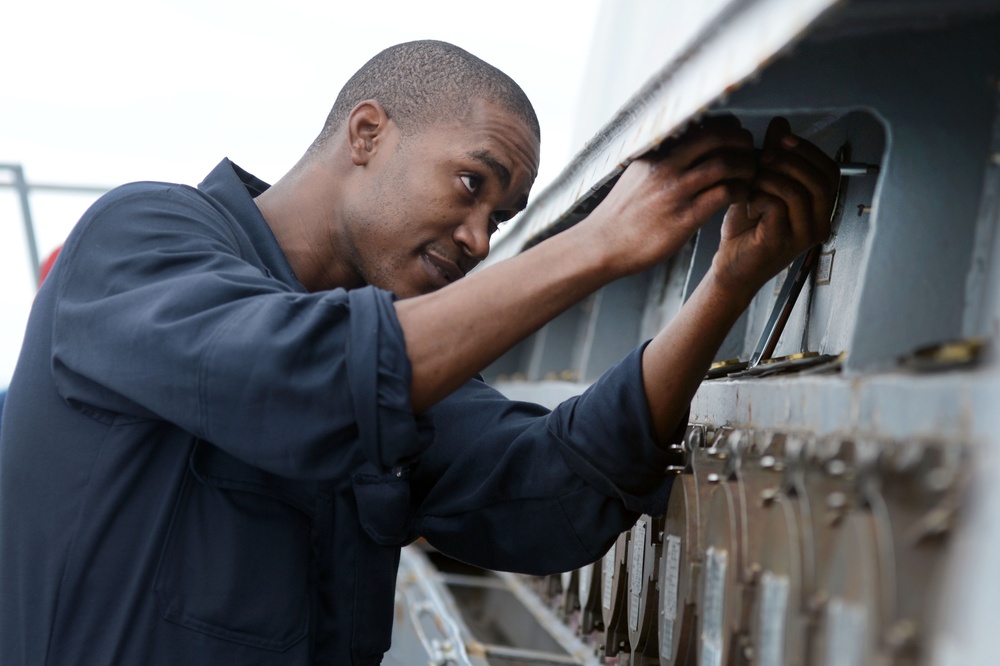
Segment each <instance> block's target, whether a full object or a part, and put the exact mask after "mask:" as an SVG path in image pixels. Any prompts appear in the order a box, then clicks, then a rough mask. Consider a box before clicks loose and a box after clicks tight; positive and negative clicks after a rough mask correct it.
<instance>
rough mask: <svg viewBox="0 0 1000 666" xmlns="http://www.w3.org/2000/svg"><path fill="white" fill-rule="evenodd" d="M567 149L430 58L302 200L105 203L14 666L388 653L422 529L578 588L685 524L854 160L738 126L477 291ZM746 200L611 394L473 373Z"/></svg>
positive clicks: (63, 336) (16, 401)
mask: <svg viewBox="0 0 1000 666" xmlns="http://www.w3.org/2000/svg"><path fill="white" fill-rule="evenodd" d="M538 151H539V131H538V125H537V121H536V119H535V116H534V112H533V111H532V109H531V106H530V104H529V103H528V101H527V100H526V99H525V97H524V94H523V92H521V90H520V89H519V88H518V87H517V86H516V84H515V83H514V82H513V81H511V80H510V79H509V78H508V77H506V76H505V75H503V74H502V73H500V72H499V71H497V70H495V69H494V68H492V67H490V66H489V65H487V64H486V63H483V62H482V61H480V60H478V59H476V58H475V57H473V56H471V55H469V54H468V53H466V52H464V51H462V50H461V49H458V48H456V47H454V46H451V45H448V44H443V43H439V42H415V43H409V44H402V45H399V46H396V47H392V48H390V49H387V50H386V51H384V52H382V53H380V54H379V55H377V56H376V57H375V58H373V59H372V61H370V62H369V63H368V64H367V65H365V67H363V68H362V69H361V70H360V71H359V72H358V73H357V74H356V75H355V76H354V77H353V78H352V79H351V81H349V82H348V84H347V85H346V86H345V88H344V90H343V91H342V92H341V94H340V96H339V97H338V99H337V102H336V103H335V105H334V107H333V110H332V111H331V113H330V116H329V118H328V119H327V123H326V125H325V126H324V128H323V130H322V132H321V133H320V135H319V137H318V138H317V140H316V141H315V142H314V144H313V145H312V146H311V147H310V148H309V150H308V151H307V152H306V153H305V155H304V156H303V157H302V159H301V160H300V161H299V163H298V164H296V165H295V166H294V167H293V168H292V170H291V171H289V173H288V174H287V175H286V176H284V177H283V178H282V179H281V180H280V181H279V182H277V183H276V184H275V185H273V186H271V187H268V186H267V185H266V184H265V183H262V182H261V181H259V180H257V179H256V178H254V177H253V176H251V175H250V174H248V173H246V172H245V171H243V170H242V169H240V168H239V167H237V166H235V165H234V164H232V163H230V162H228V161H223V162H222V163H221V164H220V165H219V166H218V167H217V168H216V169H215V170H214V171H213V172H212V173H211V174H210V175H209V176H208V177H207V178H206V179H205V181H204V182H203V183H202V184H201V185H200V186H199V188H198V189H194V188H190V187H185V186H179V185H168V184H151V183H139V184H132V185H127V186H124V187H122V188H119V189H117V190H115V191H114V192H112V193H110V194H108V195H107V196H106V197H104V198H103V199H102V200H101V201H100V202H98V203H97V204H96V205H95V206H94V207H93V208H92V209H91V210H90V211H88V212H87V213H86V214H85V215H84V217H83V219H82V220H81V221H80V223H79V225H78V226H77V228H76V229H75V230H74V232H73V233H72V235H71V236H70V237H69V239H68V240H67V241H66V243H65V245H64V247H63V250H62V252H61V258H60V261H59V262H58V265H57V266H56V267H55V268H54V270H53V273H52V275H51V276H50V278H49V279H48V280H47V281H46V283H45V285H44V287H43V288H42V290H41V291H40V293H39V295H38V298H37V301H36V304H35V308H34V310H33V312H32V316H31V321H30V323H29V327H28V328H29V330H28V333H27V336H26V343H25V348H24V350H23V352H22V355H21V358H20V359H19V363H18V367H17V369H16V371H15V376H14V379H13V382H12V386H11V389H10V395H9V397H8V401H9V403H8V412H7V414H6V416H5V421H4V423H3V431H2V442H0V586H2V591H0V653H2V654H4V658H5V662H6V661H8V660H9V661H10V662H11V663H18V664H40V663H47V664H72V663H87V664H99V663H125V664H140V663H141V664H161V663H162V664H177V663H184V664H235V663H253V664H309V663H332V664H349V663H350V664H375V663H378V662H379V661H380V660H381V657H382V654H383V652H384V651H385V650H386V649H387V648H388V643H389V635H390V629H391V622H392V600H393V585H394V578H395V569H396V566H397V563H398V557H399V547H400V546H401V545H404V544H406V543H408V542H409V541H412V540H413V539H414V538H416V537H417V536H421V535H423V536H425V537H426V538H427V539H428V540H429V541H431V543H433V544H435V545H437V546H438V547H439V548H441V549H442V550H444V551H446V552H448V553H449V554H451V555H453V556H455V557H459V558H462V559H465V560H467V561H470V562H473V563H476V564H479V565H482V566H486V567H494V568H506V569H512V570H518V571H525V572H533V573H547V572H554V571H559V570H566V569H569V568H571V567H576V566H580V565H582V564H584V563H586V562H589V561H593V560H596V559H597V558H598V557H600V555H601V554H602V553H603V552H604V550H605V549H606V548H607V547H608V545H609V544H610V542H611V541H612V540H613V539H614V538H615V537H616V536H617V534H618V533H619V532H620V531H621V530H623V529H625V528H626V527H627V526H628V525H630V524H632V523H633V522H634V521H635V519H636V518H637V516H638V514H639V513H641V512H650V513H656V512H662V511H663V510H664V508H665V505H666V499H667V494H668V493H669V489H670V478H669V477H667V476H666V475H665V474H664V473H663V470H664V466H665V465H666V463H667V458H666V455H665V444H666V443H668V441H670V440H671V438H672V437H675V436H676V435H675V434H673V433H675V432H676V431H678V429H679V428H682V427H683V425H684V424H683V419H684V415H685V412H686V407H687V404H688V401H689V400H690V398H691V396H692V395H693V393H694V391H695V389H696V387H697V385H698V383H699V381H700V378H701V377H702V376H703V374H704V371H705V368H706V367H707V365H708V363H709V362H710V361H711V359H712V356H713V354H714V352H715V349H716V348H717V347H718V345H719V344H720V343H721V341H722V340H723V338H724V336H725V333H726V331H727V330H728V328H729V327H730V326H731V325H732V323H733V322H734V321H735V319H736V317H737V316H738V315H739V313H740V312H741V311H742V310H743V308H745V307H746V305H747V304H748V303H749V302H750V299H751V298H752V297H753V295H754V293H755V292H756V290H757V289H758V288H759V287H760V285H762V284H763V283H764V282H765V281H766V280H767V279H768V278H769V277H770V276H771V275H773V274H774V273H775V272H777V271H778V270H780V269H781V268H782V267H783V266H784V265H785V264H787V263H788V262H789V261H790V260H791V259H792V258H793V257H794V256H795V255H796V254H797V253H799V252H801V251H803V250H804V249H806V248H807V247H809V246H811V245H813V244H815V243H816V242H818V241H819V240H820V239H822V238H824V237H825V236H826V234H827V233H828V231H829V214H830V208H831V206H832V203H831V199H832V191H833V183H834V182H835V181H836V169H835V167H834V165H833V164H832V162H831V161H830V160H829V159H828V158H826V157H825V156H823V155H822V154H821V153H820V152H819V151H818V150H817V149H815V148H814V147H813V146H811V145H809V144H807V143H805V142H803V141H800V140H798V139H796V138H795V137H793V136H791V135H790V134H789V133H788V127H787V124H783V123H781V122H775V123H773V124H772V127H771V129H770V131H769V136H768V137H767V138H766V139H765V150H764V152H763V154H762V157H761V163H760V167H759V168H758V163H757V161H756V160H755V158H754V153H753V145H752V138H751V137H750V136H749V134H748V133H747V132H745V131H744V130H742V129H740V128H739V126H738V123H734V122H732V121H720V122H715V123H710V124H708V125H707V126H705V127H702V128H696V129H694V130H692V131H691V132H689V133H688V134H687V135H686V136H685V137H683V138H682V139H681V140H680V141H678V142H677V143H676V145H673V146H672V147H671V148H670V150H669V151H664V153H663V154H662V155H656V156H653V157H651V158H650V159H647V160H640V161H637V162H636V163H634V164H633V165H631V166H630V167H629V168H628V169H627V170H626V172H625V173H624V174H623V175H622V177H621V179H620V181H619V182H618V184H617V185H616V186H615V188H614V189H613V190H612V192H611V193H610V194H609V196H608V197H607V199H606V200H605V201H604V202H603V203H602V204H601V205H600V206H599V207H598V208H597V209H596V210H595V211H594V212H593V213H592V214H591V215H590V217H589V218H588V219H586V220H584V221H583V222H581V223H580V224H578V225H576V226H575V227H573V228H572V229H569V230H567V231H566V232H564V233H562V234H560V235H558V236H556V237H554V238H552V239H550V240H548V241H546V242H544V243H541V244H539V245H538V246H536V247H535V248H532V249H531V250H529V251H527V252H524V253H523V254H521V255H519V256H517V257H515V258H513V259H511V260H509V261H506V262H502V263H500V264H498V265H496V266H491V267H489V268H488V269H485V270H482V271H478V272H476V273H475V274H472V275H469V276H468V277H465V275H466V273H468V272H469V270H470V269H471V268H472V267H473V266H475V265H476V264H477V263H478V262H479V261H481V260H482V259H483V258H484V257H485V256H486V254H487V252H488V250H489V235H490V234H491V233H492V232H493V231H494V230H495V229H496V225H497V224H498V223H499V222H501V221H503V220H505V219H508V218H510V217H511V216H513V215H514V214H515V213H516V212H517V211H518V210H520V209H521V208H523V207H524V206H525V203H526V201H527V197H528V191H529V189H530V187H531V184H532V181H533V180H534V178H535V174H536V171H537V165H538V154H539V152H538ZM734 202H739V205H735V206H733V207H732V208H731V209H730V211H729V213H728V216H727V220H726V223H725V228H724V231H723V240H722V244H721V246H720V248H719V252H718V254H717V256H716V258H715V261H714V263H713V267H712V270H711V271H709V273H708V275H707V276H706V278H705V279H704V280H703V281H702V284H701V285H700V286H699V288H698V289H697V291H696V292H695V293H694V295H693V296H692V297H691V299H690V301H689V303H688V304H687V305H686V306H685V308H684V310H683V311H682V312H681V314H680V315H679V316H678V317H677V318H676V320H675V321H674V322H673V323H672V324H671V325H670V326H669V327H668V328H667V329H666V330H665V331H664V332H663V333H661V334H660V335H659V336H657V338H655V339H654V340H653V341H652V342H651V343H649V344H648V345H646V346H644V347H642V348H640V349H638V350H636V351H635V352H634V353H632V354H631V355H629V356H628V357H627V358H625V359H624V360H623V361H622V362H621V363H619V364H618V365H617V366H616V367H615V368H612V369H611V370H610V371H609V372H608V373H607V374H606V375H605V377H603V378H602V379H601V380H600V381H599V382H598V383H597V384H595V385H594V386H593V387H591V389H589V390H588V391H587V392H586V393H585V394H584V395H583V396H581V397H580V398H578V399H574V400H571V401H569V402H567V403H566V404H564V405H562V406H560V407H559V408H558V409H556V410H555V411H553V412H552V413H548V412H547V411H546V410H544V409H542V408H540V407H538V406H535V405H529V404H523V403H513V402H510V401H507V400H505V399H504V398H503V397H502V396H500V395H499V394H497V393H496V392H495V391H493V390H492V389H490V388H489V387H487V386H485V385H484V384H482V383H481V382H479V381H477V380H475V379H470V378H472V377H474V375H475V374H476V373H477V372H478V371H479V370H480V369H482V368H483V367H484V366H485V365H487V364H488V363H489V362H491V361H492V360H493V359H495V358H496V357H497V356H499V355H500V354H501V353H503V352H504V351H505V350H506V349H508V348H509V347H511V346H512V345H513V344H515V343H516V342H517V341H518V340H520V339H522V338H524V337H525V336H527V335H529V334H530V333H531V332H532V331H534V330H536V329H537V328H538V327H540V326H541V325H543V324H544V323H545V322H546V321H547V320H549V319H551V318H552V317H554V316H556V315H557V314H558V313H559V312H561V311H563V310H564V309H565V308H567V307H569V306H570V305H571V304H572V303H574V302H576V301H577V300H579V299H580V298H582V297H583V296H585V295H586V294H588V293H590V292H592V291H593V290H595V289H597V288H599V287H600V286H602V285H604V284H606V283H607V282H609V281H611V280H613V279H615V278H618V277H621V276H624V275H626V274H629V273H633V272H636V271H640V270H643V269H645V268H648V267H650V266H652V265H654V264H655V263H656V262H659V261H661V260H663V259H664V258H665V257H668V256H669V255H670V254H671V253H672V252H674V251H675V250H677V249H678V248H680V247H681V246H682V245H683V244H684V243H685V242H686V241H687V239H688V238H689V237H690V236H691V235H692V234H693V233H694V232H695V231H696V230H697V229H698V227H699V225H701V224H702V223H703V222H704V221H705V220H706V219H707V218H708V217H709V216H710V215H711V214H712V213H713V212H714V211H716V210H718V209H720V208H721V207H722V206H726V205H729V204H732V203H734ZM396 297H399V300H397V299H396Z"/></svg>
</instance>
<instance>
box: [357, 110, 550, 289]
mask: <svg viewBox="0 0 1000 666" xmlns="http://www.w3.org/2000/svg"><path fill="white" fill-rule="evenodd" d="M391 131H392V132H394V136H393V135H392V134H390V135H389V136H387V137H385V139H386V140H384V141H383V143H382V145H381V146H380V148H379V151H380V154H379V155H378V156H377V157H378V158H379V159H378V160H373V161H372V162H371V163H369V164H368V165H366V167H365V168H366V169H369V173H368V174H366V180H365V186H364V187H363V188H362V189H363V191H361V192H356V193H355V194H356V195H357V196H356V197H355V198H354V199H352V200H353V201H354V202H355V203H354V204H353V205H351V206H350V207H349V210H347V211H345V213H346V215H345V227H344V234H343V237H342V238H341V239H340V244H341V247H340V248H338V250H339V251H340V252H342V253H343V254H341V257H342V258H343V259H344V261H345V262H346V264H347V265H348V267H349V269H350V270H351V272H352V273H354V274H355V275H356V276H357V277H359V278H360V279H361V281H363V282H364V283H366V284H373V285H375V286H378V287H380V288H382V289H388V290H391V291H394V292H395V293H396V294H397V295H398V296H399V297H401V298H406V297H410V296H416V295H420V294H427V293H430V292H432V291H435V290H437V289H440V288H441V287H444V286H447V285H448V284H450V283H452V282H454V281H456V280H458V279H459V278H461V277H463V276H464V275H465V274H466V273H467V272H468V271H470V270H471V269H472V268H474V267H475V266H476V265H477V264H478V263H479V262H480V261H482V260H483V259H485V258H486V255H487V253H488V252H489V239H490V235H491V234H492V233H493V232H494V231H496V225H497V224H498V223H500V222H503V221H505V220H508V219H510V218H511V217H513V216H514V214H516V213H517V212H518V211H519V210H521V209H522V208H524V206H525V205H526V204H527V201H528V191H529V190H530V189H531V184H532V183H533V182H534V179H535V176H536V174H537V172H538V155H539V145H538V140H537V139H536V138H535V135H534V133H533V132H532V131H531V129H529V127H528V126H527V125H526V124H525V123H524V122H523V121H522V120H520V119H519V118H517V117H516V116H514V115H513V114H511V113H509V112H507V111H505V110H503V109H501V108H499V107H496V106H494V105H492V104H488V103H486V102H478V103H476V104H473V105H472V107H471V108H470V110H469V113H468V115H467V116H466V117H465V118H463V119H461V120H458V121H455V122H449V123H442V124H437V125H433V126H430V127H427V128H425V129H423V130H420V131H414V132H411V133H409V134H408V135H406V136H405V138H402V141H400V140H399V139H400V138H401V137H400V135H399V128H398V127H397V126H395V125H394V124H393V125H392V126H391Z"/></svg>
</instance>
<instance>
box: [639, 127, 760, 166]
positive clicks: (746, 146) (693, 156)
mask: <svg viewBox="0 0 1000 666" xmlns="http://www.w3.org/2000/svg"><path fill="white" fill-rule="evenodd" d="M727 151H734V152H743V151H745V152H747V153H748V154H750V153H752V151H753V136H752V135H751V134H750V132H748V131H747V130H745V129H743V128H741V127H739V126H732V125H731V124H729V123H726V122H719V123H713V125H712V126H709V127H698V128H695V129H693V130H689V131H688V132H687V133H686V134H685V135H684V136H682V137H680V139H679V140H678V141H677V142H676V143H673V144H671V145H670V146H669V147H667V146H664V147H663V148H661V149H660V150H658V151H656V152H655V153H652V154H651V155H650V157H651V159H652V160H653V161H655V162H657V163H658V164H660V165H661V166H664V167H667V168H669V169H671V170H672V171H673V172H674V173H681V172H683V171H686V170H687V169H690V168H691V167H692V166H694V165H696V164H698V163H699V162H702V161H704V160H705V159H707V158H708V157H710V156H711V155H713V154H714V153H719V152H727Z"/></svg>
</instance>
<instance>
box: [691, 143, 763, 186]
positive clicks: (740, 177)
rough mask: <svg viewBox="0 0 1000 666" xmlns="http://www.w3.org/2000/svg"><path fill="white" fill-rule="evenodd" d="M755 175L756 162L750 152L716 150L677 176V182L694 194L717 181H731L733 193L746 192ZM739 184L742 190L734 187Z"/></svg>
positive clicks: (716, 183)
mask: <svg viewBox="0 0 1000 666" xmlns="http://www.w3.org/2000/svg"><path fill="white" fill-rule="evenodd" d="M756 175H757V164H756V162H755V161H754V159H753V154H752V153H750V152H734V151H727V152H717V153H714V154H712V155H710V156H707V157H705V159H704V160H702V161H701V162H699V163H698V164H696V165H695V166H693V167H691V168H689V169H687V170H686V171H684V172H683V173H681V174H680V175H679V176H678V177H677V182H678V185H679V186H680V188H681V189H682V190H683V191H686V192H690V193H691V195H696V194H698V193H699V192H702V191H704V190H707V189H710V188H713V187H715V186H716V185H718V184H719V183H725V182H731V183H733V185H734V188H731V190H730V191H731V192H732V193H733V194H738V193H739V191H743V192H744V193H745V192H746V187H747V186H748V185H749V183H750V181H752V180H753V179H754V177H755V176H756ZM737 186H741V187H742V190H737V189H735V187H737Z"/></svg>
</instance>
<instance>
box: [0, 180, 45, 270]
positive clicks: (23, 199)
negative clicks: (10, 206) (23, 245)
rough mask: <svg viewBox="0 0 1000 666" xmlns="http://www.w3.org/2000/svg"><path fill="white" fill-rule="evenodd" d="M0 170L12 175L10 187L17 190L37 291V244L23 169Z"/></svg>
mask: <svg viewBox="0 0 1000 666" xmlns="http://www.w3.org/2000/svg"><path fill="white" fill-rule="evenodd" d="M0 168H3V169H8V170H9V171H11V172H12V173H13V174H14V182H13V183H11V185H10V186H11V187H13V188H14V189H16V190H17V198H18V200H19V201H20V203H21V219H23V220H24V237H25V239H26V240H27V242H28V259H29V260H30V261H31V273H32V277H33V278H34V280H35V288H36V289H37V288H38V286H39V282H38V268H39V261H38V243H37V241H36V240H35V224H34V222H33V221H32V219H31V202H29V201H28V183H27V182H26V181H25V180H24V169H22V168H21V165H20V164H0Z"/></svg>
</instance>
